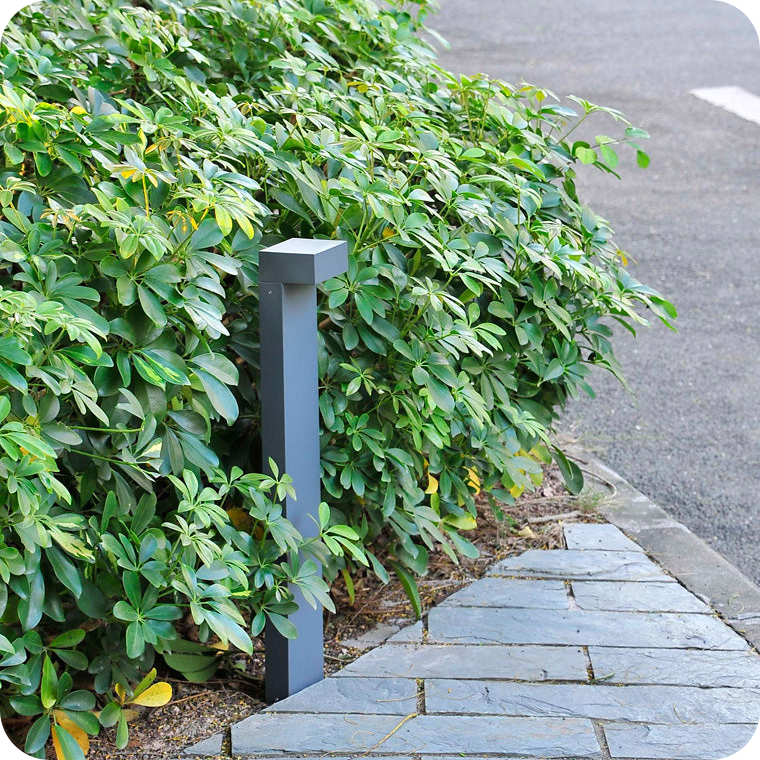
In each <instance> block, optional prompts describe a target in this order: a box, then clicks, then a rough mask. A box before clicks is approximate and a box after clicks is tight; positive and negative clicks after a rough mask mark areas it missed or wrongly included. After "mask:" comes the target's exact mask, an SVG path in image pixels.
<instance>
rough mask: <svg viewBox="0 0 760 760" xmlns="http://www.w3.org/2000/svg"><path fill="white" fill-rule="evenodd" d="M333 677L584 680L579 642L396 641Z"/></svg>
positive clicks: (348, 666)
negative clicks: (562, 644) (545, 644)
mask: <svg viewBox="0 0 760 760" xmlns="http://www.w3.org/2000/svg"><path fill="white" fill-rule="evenodd" d="M335 675H336V676H337V677H338V678H342V677H347V676H350V677H355V676H359V675H364V676H385V677H396V678H500V679H510V680H515V681H545V680H555V681H585V680H586V679H587V678H588V673H587V671H586V660H585V658H584V656H583V651H582V650H581V649H580V648H579V647H542V646H527V647H526V646H489V647H484V646H479V645H477V644H475V645H466V644H464V645H436V644H427V645H414V644H399V645H396V646H384V647H379V648H377V649H373V650H372V651H371V652H367V654H365V655H362V656H361V657H360V658H359V659H358V660H354V662H352V663H351V664H350V665H347V666H346V667H345V668H343V670H341V671H339V672H338V673H336V674H335Z"/></svg>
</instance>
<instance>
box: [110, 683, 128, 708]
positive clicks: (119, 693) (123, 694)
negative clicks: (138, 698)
mask: <svg viewBox="0 0 760 760" xmlns="http://www.w3.org/2000/svg"><path fill="white" fill-rule="evenodd" d="M113 690H114V691H115V692H116V696H117V697H118V698H119V701H120V702H121V703H122V704H123V703H124V699H125V698H126V696H127V692H126V691H125V690H124V686H123V684H120V683H117V684H116V685H115V686H114V687H113Z"/></svg>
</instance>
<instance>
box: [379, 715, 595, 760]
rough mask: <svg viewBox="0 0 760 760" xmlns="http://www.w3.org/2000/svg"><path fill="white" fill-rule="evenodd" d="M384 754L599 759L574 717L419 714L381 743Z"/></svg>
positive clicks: (586, 727)
mask: <svg viewBox="0 0 760 760" xmlns="http://www.w3.org/2000/svg"><path fill="white" fill-rule="evenodd" d="M382 750H384V751H386V752H389V753H390V752H404V753H407V752H408V753H420V752H421V753H430V754H464V755H473V754H477V753H480V752H483V753H489V754H490V753H494V754H504V755H512V756H514V755H517V756H522V757H541V758H551V757H572V758H581V757H593V758H598V757H600V756H601V754H600V750H599V743H598V742H597V740H596V736H595V735H594V729H593V726H592V725H591V723H590V722H589V721H585V720H578V719H574V718H509V717H504V716H499V717H496V716H473V715H459V716H447V715H422V716H420V717H418V718H415V719H413V720H410V721H409V722H408V723H406V724H404V725H403V726H402V727H401V728H400V729H399V730H398V731H397V732H396V733H394V734H393V736H391V737H389V738H388V740H387V741H385V742H383V745H382Z"/></svg>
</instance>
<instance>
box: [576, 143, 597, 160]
mask: <svg viewBox="0 0 760 760" xmlns="http://www.w3.org/2000/svg"><path fill="white" fill-rule="evenodd" d="M575 156H576V158H578V159H579V160H580V162H581V163H583V164H595V163H596V160H597V155H596V151H595V150H594V149H593V148H585V147H583V146H582V145H581V146H579V147H577V148H576V149H575Z"/></svg>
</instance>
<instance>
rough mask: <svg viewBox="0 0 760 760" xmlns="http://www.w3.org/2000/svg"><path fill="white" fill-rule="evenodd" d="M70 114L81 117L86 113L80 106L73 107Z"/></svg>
mask: <svg viewBox="0 0 760 760" xmlns="http://www.w3.org/2000/svg"><path fill="white" fill-rule="evenodd" d="M71 113H75V114H77V115H78V116H81V115H82V114H85V113H87V111H86V110H85V109H84V108H82V106H74V107H73V108H72V109H71Z"/></svg>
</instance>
